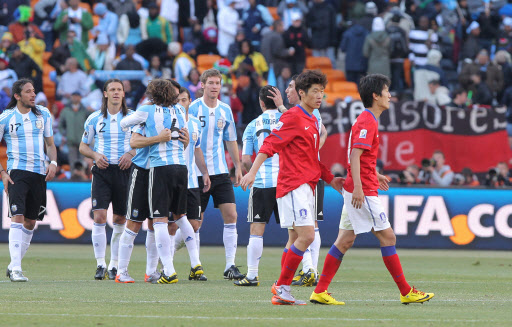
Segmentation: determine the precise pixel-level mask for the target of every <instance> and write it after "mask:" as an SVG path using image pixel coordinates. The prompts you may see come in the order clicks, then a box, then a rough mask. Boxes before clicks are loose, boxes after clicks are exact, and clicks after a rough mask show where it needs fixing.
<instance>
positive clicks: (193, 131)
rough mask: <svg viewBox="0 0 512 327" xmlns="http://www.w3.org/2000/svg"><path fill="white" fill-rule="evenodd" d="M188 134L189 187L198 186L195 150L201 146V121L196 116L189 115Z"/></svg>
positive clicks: (186, 157)
mask: <svg viewBox="0 0 512 327" xmlns="http://www.w3.org/2000/svg"><path fill="white" fill-rule="evenodd" d="M187 124H188V136H189V138H190V143H189V144H188V148H187V150H186V152H185V159H186V160H187V168H188V188H198V187H199V183H198V182H197V171H198V170H199V169H197V167H196V158H195V155H194V151H195V150H196V148H201V122H200V121H199V119H197V118H196V117H194V116H191V115H189V116H188V123H187Z"/></svg>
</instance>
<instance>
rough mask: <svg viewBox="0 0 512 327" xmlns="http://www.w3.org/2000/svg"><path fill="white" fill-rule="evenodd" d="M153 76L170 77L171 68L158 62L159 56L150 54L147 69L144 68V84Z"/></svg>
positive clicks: (153, 77)
mask: <svg viewBox="0 0 512 327" xmlns="http://www.w3.org/2000/svg"><path fill="white" fill-rule="evenodd" d="M155 78H163V79H170V78H171V69H170V68H166V67H163V66H162V65H161V63H160V57H159V56H157V55H154V56H152V57H151V58H150V60H149V69H148V70H146V78H145V79H144V85H148V84H149V82H150V81H151V80H152V79H155ZM125 93H126V91H125Z"/></svg>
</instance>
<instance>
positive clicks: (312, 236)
mask: <svg viewBox="0 0 512 327" xmlns="http://www.w3.org/2000/svg"><path fill="white" fill-rule="evenodd" d="M300 238H301V240H302V242H303V243H304V244H307V246H309V245H310V244H311V243H313V241H314V240H315V233H314V232H313V233H307V234H305V235H302V237H300Z"/></svg>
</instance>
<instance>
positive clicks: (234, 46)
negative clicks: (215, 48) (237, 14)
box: [227, 28, 245, 62]
mask: <svg viewBox="0 0 512 327" xmlns="http://www.w3.org/2000/svg"><path fill="white" fill-rule="evenodd" d="M243 40H245V31H244V30H243V29H242V28H240V29H238V31H237V32H236V37H235V41H234V42H233V43H231V44H230V45H229V49H228V55H227V58H228V60H229V61H230V62H234V61H235V58H236V56H238V55H239V54H240V44H241V43H242V41H243Z"/></svg>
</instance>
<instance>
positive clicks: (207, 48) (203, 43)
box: [193, 22, 229, 55]
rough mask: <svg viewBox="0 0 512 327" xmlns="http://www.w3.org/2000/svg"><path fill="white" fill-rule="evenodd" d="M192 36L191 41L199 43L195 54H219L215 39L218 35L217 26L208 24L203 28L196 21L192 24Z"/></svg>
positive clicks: (216, 39)
mask: <svg viewBox="0 0 512 327" xmlns="http://www.w3.org/2000/svg"><path fill="white" fill-rule="evenodd" d="M193 37H194V42H193V43H195V44H199V45H198V46H197V54H216V55H218V54H219V51H218V50H217V41H218V37H219V31H218V30H217V27H213V26H210V27H208V28H205V29H203V28H202V26H201V25H199V23H198V22H196V24H195V25H194V33H193ZM228 55H229V50H228Z"/></svg>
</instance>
